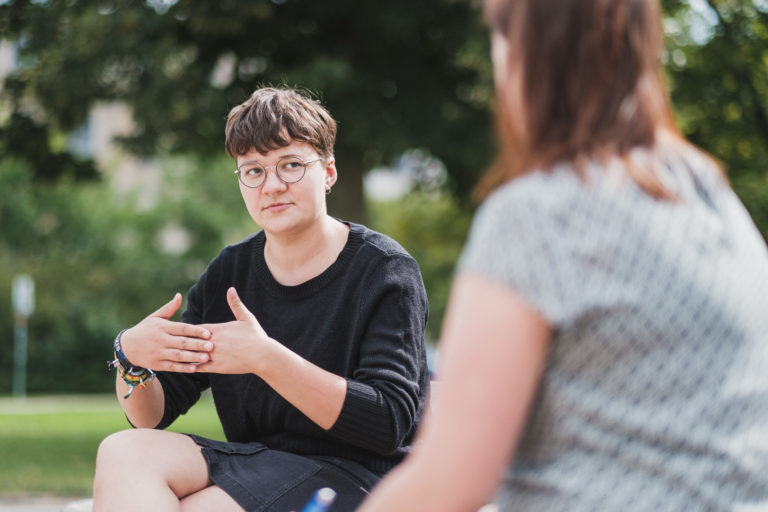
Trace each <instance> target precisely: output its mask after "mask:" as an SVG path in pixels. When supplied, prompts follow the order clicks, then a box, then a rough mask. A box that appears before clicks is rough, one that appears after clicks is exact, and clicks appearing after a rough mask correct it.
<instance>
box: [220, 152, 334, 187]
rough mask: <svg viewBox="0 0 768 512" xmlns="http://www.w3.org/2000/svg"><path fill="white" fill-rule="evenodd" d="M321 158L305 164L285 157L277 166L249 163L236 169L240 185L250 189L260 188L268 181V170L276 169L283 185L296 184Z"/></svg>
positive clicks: (291, 157)
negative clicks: (309, 166)
mask: <svg viewBox="0 0 768 512" xmlns="http://www.w3.org/2000/svg"><path fill="white" fill-rule="evenodd" d="M320 160H322V159H321V158H315V159H314V160H310V161H308V162H305V161H304V160H302V159H301V158H299V157H297V156H284V157H283V158H281V159H280V160H278V161H277V163H276V164H275V165H261V164H260V163H258V162H249V163H245V164H243V165H241V166H240V167H238V168H237V169H235V174H237V177H238V179H239V180H240V183H242V184H243V185H245V186H246V187H248V188H259V187H260V186H262V185H263V184H264V181H265V180H266V179H267V169H269V168H270V167H274V168H275V173H276V174H277V177H278V178H279V179H280V181H282V182H283V183H296V182H297V181H301V178H303V177H304V173H305V172H307V166H308V165H309V164H313V163H315V162H319V161H320Z"/></svg>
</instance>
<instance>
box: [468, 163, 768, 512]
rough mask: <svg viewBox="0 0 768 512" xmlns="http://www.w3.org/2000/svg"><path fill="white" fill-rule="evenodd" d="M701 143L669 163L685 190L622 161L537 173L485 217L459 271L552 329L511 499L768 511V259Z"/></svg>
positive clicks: (670, 177)
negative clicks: (639, 181)
mask: <svg viewBox="0 0 768 512" xmlns="http://www.w3.org/2000/svg"><path fill="white" fill-rule="evenodd" d="M690 153H691V154H688V155H686V156H685V157H684V158H683V157H682V156H681V155H680V154H679V153H678V154H676V155H675V154H674V153H672V154H669V155H666V156H664V157H660V158H659V161H663V162H664V163H663V164H661V165H656V169H657V175H658V176H659V177H660V178H661V179H662V180H663V182H664V183H665V184H666V186H667V187H668V188H669V189H670V190H672V191H674V192H675V193H676V194H677V195H678V196H679V198H680V200H679V201H660V200H655V199H653V198H652V197H650V196H649V195H647V194H645V193H644V192H643V191H641V190H640V189H639V187H637V186H636V185H635V184H634V182H632V181H630V180H629V178H627V177H626V174H625V171H624V168H623V166H622V164H620V163H618V162H616V163H615V164H612V165H611V166H609V167H607V168H600V167H598V166H596V165H593V166H592V167H590V168H589V169H587V171H586V172H585V178H584V179H582V178H579V177H578V176H577V175H576V174H575V173H574V172H573V171H572V170H571V169H570V168H565V167H562V166H561V167H557V168H555V169H554V170H552V171H551V172H549V173H546V172H534V173H530V174H528V175H525V176H523V177H520V178H518V179H515V180H513V181H511V182H510V183H507V184H505V185H504V186H502V187H500V188H499V189H498V190H496V191H495V192H494V193H493V194H492V195H491V196H490V197H489V198H488V199H487V200H486V201H485V203H484V204H483V205H482V206H481V208H480V210H479V211H478V213H477V216H476V218H475V221H474V224H473V227H472V230H471V235H470V238H469V241H468V243H467V247H466V248H465V251H464V254H463V255H462V258H461V260H460V263H459V268H460V270H462V271H470V272H477V273H481V274H483V275H486V276H489V277H490V278H492V279H494V280H497V281H499V282H502V283H505V284H506V285H508V286H509V287H510V288H512V289H514V291H515V292H516V293H518V294H520V295H521V296H522V297H523V298H525V299H526V300H527V301H528V302H529V303H530V304H532V305H533V306H534V307H535V308H536V309H537V310H539V311H540V312H541V313H542V314H543V315H544V317H545V318H547V319H548V320H549V322H550V323H551V325H552V326H553V327H554V333H555V334H554V338H553V340H552V349H551V353H550V355H549V359H548V362H547V366H546V369H545V371H544V375H543V377H542V381H541V386H540V390H539V394H538V396H537V398H536V401H535V403H534V407H533V410H532V412H531V416H530V418H529V422H528V425H527V427H526V430H525V433H524V436H523V439H522V440H521V443H520V446H519V448H518V451H517V454H516V457H515V460H514V463H513V464H512V465H511V466H510V468H509V472H508V476H507V478H506V480H505V482H504V484H503V486H502V488H501V490H500V492H499V495H498V497H497V503H498V504H499V505H500V508H501V509H502V510H532V511H537V512H539V511H548V510H563V511H566V510H567V511H571V512H573V511H582V510H583V511H594V510H622V511H625V510H626V511H646V510H647V511H660V510H661V511H664V510H671V511H682V510H685V511H689V510H695V511H700V510H701V511H704V510H718V511H720V510H733V511H736V510H738V511H752V510H768V341H767V340H766V336H768V314H766V311H765V305H766V299H767V298H768V296H767V294H768V252H767V251H766V246H765V243H764V242H763V239H762V238H761V236H760V234H759V233H758V231H757V230H756V228H755V226H754V224H753V223H752V221H751V219H750V218H749V216H748V214H747V212H746V211H745V209H744V208H743V206H742V204H741V203H740V201H739V200H738V199H737V197H736V196H735V194H734V193H733V192H732V190H731V189H730V188H729V187H728V186H727V184H725V183H724V180H723V179H722V178H721V177H720V176H719V174H717V172H716V171H715V170H714V168H713V166H712V165H711V164H710V163H709V161H707V160H705V159H703V158H702V157H701V156H700V155H698V154H694V153H693V152H692V151H691V152H690ZM514 393H515V390H513V389H511V390H508V391H506V392H505V395H506V396H508V397H509V399H510V400H512V399H514Z"/></svg>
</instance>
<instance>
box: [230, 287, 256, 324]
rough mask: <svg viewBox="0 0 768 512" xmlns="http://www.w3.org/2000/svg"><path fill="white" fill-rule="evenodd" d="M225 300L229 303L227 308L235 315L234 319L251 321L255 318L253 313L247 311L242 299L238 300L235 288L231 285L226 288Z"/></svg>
mask: <svg viewBox="0 0 768 512" xmlns="http://www.w3.org/2000/svg"><path fill="white" fill-rule="evenodd" d="M227 302H228V303H229V309H231V310H232V313H233V314H234V315H235V319H236V320H239V321H247V322H252V321H253V320H255V319H256V317H254V316H253V313H251V312H250V311H248V308H246V307H245V304H243V301H241V300H240V296H239V295H238V294H237V290H235V288H234V287H233V286H230V287H229V289H228V290H227Z"/></svg>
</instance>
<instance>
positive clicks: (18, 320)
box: [0, 0, 768, 395]
mask: <svg viewBox="0 0 768 512" xmlns="http://www.w3.org/2000/svg"><path fill="white" fill-rule="evenodd" d="M662 3H663V6H664V11H665V22H664V29H665V32H666V34H667V36H668V38H667V42H668V44H667V49H666V51H665V53H664V55H663V59H664V63H665V68H666V72H667V77H668V82H669V87H670V91H671V94H672V97H673V101H674V103H675V111H676V113H677V116H678V120H679V123H680V125H681V127H682V129H683V131H684V133H685V134H686V135H687V136H688V137H689V138H690V139H691V140H692V141H693V142H694V143H696V144H697V145H699V146H701V147H703V148H704V149H706V150H707V151H709V152H711V153H712V154H713V155H714V156H716V157H717V158H718V159H720V160H721V162H722V163H723V165H724V167H725V168H726V170H727V172H728V174H729V177H730V179H731V181H732V184H733V186H734V188H735V189H736V191H737V193H738V194H739V195H740V197H741V198H742V199H743V201H744V202H745V204H746V205H747V207H748V209H749V210H750V213H751V214H752V216H753V218H754V219H755V222H756V223H757V225H758V227H759V228H760V230H761V231H762V233H763V234H764V235H765V234H768V173H767V172H766V170H768V0H665V1H663V2H662ZM488 46H489V45H488V35H487V32H486V29H485V27H484V26H483V23H482V15H481V13H480V8H479V5H478V3H477V2H475V1H473V0H429V1H420V2H414V1H412V0H389V1H387V2H370V1H369V2H366V1H358V0H323V1H321V2H318V1H300V0H221V1H217V2H207V1H202V0H197V1H192V0H144V1H139V0H114V1H109V0H103V1H97V0H89V1H83V0H35V1H32V0H27V1H22V0H0V395H12V394H13V393H14V391H16V394H19V391H20V390H19V389H18V381H17V386H16V388H14V366H15V365H14V345H15V341H14V340H16V343H18V340H19V333H18V331H19V328H20V327H23V329H24V330H25V333H24V334H25V336H26V345H27V347H26V375H25V380H24V388H23V392H24V394H29V395H40V394H59V393H81V394H82V393H109V392H112V390H113V389H114V376H113V375H112V374H110V373H108V372H107V370H106V365H105V361H106V360H107V359H109V358H111V344H112V339H113V338H114V335H115V333H117V332H118V331H119V330H120V329H121V328H123V327H126V326H129V325H131V324H133V323H135V322H137V321H138V320H139V319H141V318H143V317H144V316H145V315H146V314H148V313H149V312H150V311H152V310H154V309H156V308H157V307H158V306H159V305H161V304H163V303H164V302H166V301H167V300H169V299H170V298H171V296H172V295H173V293H174V292H176V291H180V292H182V293H186V291H187V290H188V289H189V287H190V286H191V285H192V284H193V283H194V281H195V280H196V279H197V277H198V276H199V274H200V273H201V271H202V270H203V269H204V268H205V265H206V264H207V263H208V261H210V259H212V258H213V257H214V256H215V255H216V254H217V253H218V252H219V250H220V249H221V248H222V247H223V246H224V245H225V244H228V243H232V242H236V241H238V240H240V239H242V238H244V237H245V236H247V235H248V234H249V233H251V232H253V231H254V230H256V229H258V228H257V227H256V226H254V225H253V223H252V221H251V219H250V218H249V216H248V214H247V212H246V210H245V208H244V206H243V204H242V200H241V198H240V194H239V191H238V187H237V183H236V177H235V176H234V175H233V173H232V169H233V168H234V164H233V162H232V160H231V159H229V158H228V157H226V155H225V152H224V148H223V140H224V137H223V133H224V123H225V120H226V115H227V113H228V111H229V109H230V108H231V107H233V106H235V105H237V104H239V103H240V102H242V101H243V100H244V99H245V98H246V97H247V96H248V95H249V94H250V92H251V91H252V90H253V89H255V88H256V87H259V86H262V85H279V84H286V85H290V86H296V87H300V88H304V89H306V90H309V91H311V92H313V93H314V94H315V95H316V97H318V98H319V99H320V100H321V101H322V102H323V103H324V104H325V105H326V106H327V107H328V109H329V110H330V112H331V114H332V115H333V116H334V117H335V118H336V119H337V120H338V122H339V133H338V142H337V147H336V158H337V167H338V169H339V173H340V175H339V183H338V185H337V186H336V187H334V191H333V194H331V196H329V210H330V213H331V214H332V215H335V216H337V217H340V218H343V219H347V220H352V221H358V222H365V223H367V224H368V225H370V226H371V227H373V228H374V229H378V230H380V231H382V232H384V233H387V234H389V235H391V236H393V237H394V238H395V239H397V240H398V241H400V242H401V243H402V244H403V245H404V246H405V247H406V249H408V250H409V251H410V252H411V254H412V255H413V256H414V257H416V259H417V260H418V261H419V263H420V265H421V268H422V272H423V275H424V280H425V283H426V285H427V291H428V295H429V300H430V310H431V315H430V321H429V332H428V335H429V339H430V341H431V342H434V341H435V340H437V339H438V338H439V334H440V325H441V322H442V316H443V311H444V308H445V301H446V298H447V293H448V289H449V286H450V279H451V275H452V272H453V266H454V264H455V262H456V259H457V257H458V255H459V251H460V249H461V247H462V244H463V242H464V238H465V236H466V233H467V230H468V228H469V222H470V219H471V215H472V211H473V209H474V208H475V206H476V205H475V204H474V203H473V202H472V200H471V197H470V195H471V190H472V187H473V185H474V183H475V182H476V181H477V179H478V177H479V176H480V174H481V173H482V172H483V170H484V169H485V168H486V166H487V165H488V164H489V163H490V161H491V159H492V158H493V154H494V137H493V130H492V125H493V119H492V114H491V112H492V106H493V101H494V98H493V89H492V83H491V66H490V61H489V56H488ZM20 275H26V276H29V277H30V278H31V279H32V280H33V282H34V304H33V305H34V309H33V311H30V312H27V313H24V312H23V311H22V312H19V311H17V312H16V313H14V307H13V301H12V288H13V283H14V280H15V279H16V283H17V284H18V276H20ZM17 300H18V297H17ZM17 306H18V305H17ZM17 309H18V308H17ZM22 324H23V326H22ZM18 366H19V361H18V360H17V364H16V367H17V368H18Z"/></svg>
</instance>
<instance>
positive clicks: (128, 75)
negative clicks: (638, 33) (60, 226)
mask: <svg viewBox="0 0 768 512" xmlns="http://www.w3.org/2000/svg"><path fill="white" fill-rule="evenodd" d="M0 33H2V34H6V37H10V38H14V39H15V40H16V41H17V42H18V43H19V45H18V49H19V57H20V58H19V62H20V64H21V65H20V67H19V68H18V70H17V71H16V72H15V73H14V74H13V75H12V76H10V77H9V78H8V79H7V80H6V88H5V90H6V96H7V98H8V100H9V101H10V104H11V109H12V110H13V112H14V114H15V115H16V117H14V118H13V119H12V120H11V123H12V126H10V127H9V133H19V131H20V130H21V129H23V126H22V125H21V124H18V123H21V122H26V123H28V122H29V119H28V118H29V116H27V115H26V113H25V110H24V107H23V105H24V101H26V100H29V99H30V98H34V101H35V102H36V104H37V105H39V107H40V109H42V111H43V112H44V113H45V115H44V116H41V118H42V119H44V121H39V122H40V123H41V124H42V125H43V126H46V125H50V126H51V127H54V128H55V129H56V130H72V129H74V128H76V127H77V126H78V125H79V124H80V123H82V122H83V121H84V120H85V119H86V116H87V114H88V111H89V108H90V107H91V105H93V103H94V102H95V101H99V100H121V101H125V102H127V103H128V104H129V105H130V106H131V107H132V108H133V113H134V117H135V119H136V122H137V124H136V129H135V131H134V132H133V133H132V134H131V135H130V136H129V137H126V139H125V140H124V143H125V144H126V145H127V146H128V147H129V148H131V149H132V150H133V151H136V152H139V153H144V154H154V153H156V152H157V151H159V150H160V151H169V150H177V151H193V152H196V153H204V154H211V153H216V152H220V151H222V148H223V125H224V120H225V117H226V114H227V112H228V110H229V109H230V108H231V107H232V106H234V105H236V104H238V103H240V102H242V101H243V100H244V99H245V98H246V97H247V96H248V95H249V94H250V92H251V91H252V90H253V89H254V88H256V87H257V86H259V85H262V84H283V83H285V84H288V85H291V86H298V87H302V88H305V89H308V90H310V91H314V92H317V93H318V95H319V96H320V97H321V99H322V101H323V102H324V103H325V104H326V105H327V106H328V107H329V109H330V111H331V113H332V114H333V115H334V116H335V117H336V118H337V120H338V121H339V125H340V132H339V138H338V144H337V162H338V167H339V169H340V172H341V177H342V179H341V181H340V186H341V188H340V190H342V191H345V190H346V191H348V193H343V194H334V197H333V198H332V199H333V200H336V201H337V202H338V201H339V199H344V200H345V202H343V203H340V204H339V205H338V206H339V208H341V209H342V210H343V211H342V213H345V214H346V213H349V214H350V215H351V216H352V217H355V216H359V214H360V213H361V212H362V203H361V199H360V190H361V186H360V185H361V176H362V172H363V170H364V169H366V168H370V167H371V166H373V165H376V164H379V163H380V162H382V161H386V160H388V159H389V158H392V157H394V156H395V155H396V154H397V153H399V152H401V151H403V150H405V149H407V148H410V147H428V148H430V150H431V151H432V152H433V153H434V154H436V155H437V156H438V157H440V158H441V159H442V160H443V161H444V162H445V163H446V164H447V166H448V168H449V169H450V170H451V172H452V174H453V178H454V181H453V183H454V184H455V188H456V190H467V189H468V188H469V186H470V185H471V183H472V182H473V181H474V179H475V173H476V171H477V169H479V168H482V167H483V165H484V164H485V162H487V159H488V157H489V155H490V154H491V152H490V142H489V141H490V140H491V139H492V137H491V136H490V135H489V134H490V129H489V122H488V108H487V105H488V100H489V97H490V90H491V88H490V84H489V81H488V73H487V71H488V61H487V44H486V39H487V36H486V35H485V34H484V29H483V28H482V26H481V24H480V17H479V15H478V13H477V11H476V8H475V7H474V6H473V5H472V2H471V1H470V0H435V1H432V2H428V3H423V2H422V3H419V2H412V1H410V0H393V1H390V2H386V3H384V4H382V3H379V2H359V1H357V0H328V1H323V2H306V1H298V0H272V1H269V0H225V1H221V2H199V1H197V2H196V1H192V0H179V1H177V2H176V1H161V0H148V1H146V2H137V1H134V0H104V1H83V0H48V1H31V0H27V1H23V0H11V1H6V2H4V3H2V5H0ZM25 134H26V136H27V137H30V138H32V137H33V136H34V137H33V140H34V144H35V145H36V146H37V147H38V148H43V147H48V146H49V145H50V143H49V142H48V141H46V140H45V133H37V134H33V133H32V132H29V131H26V132H25ZM5 149H6V151H9V152H11V153H16V152H19V150H20V149H21V147H20V146H16V145H10V144H8V143H6V148H5ZM347 204H348V205H349V206H348V207H345V205H347ZM332 206H334V204H333V202H332Z"/></svg>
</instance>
